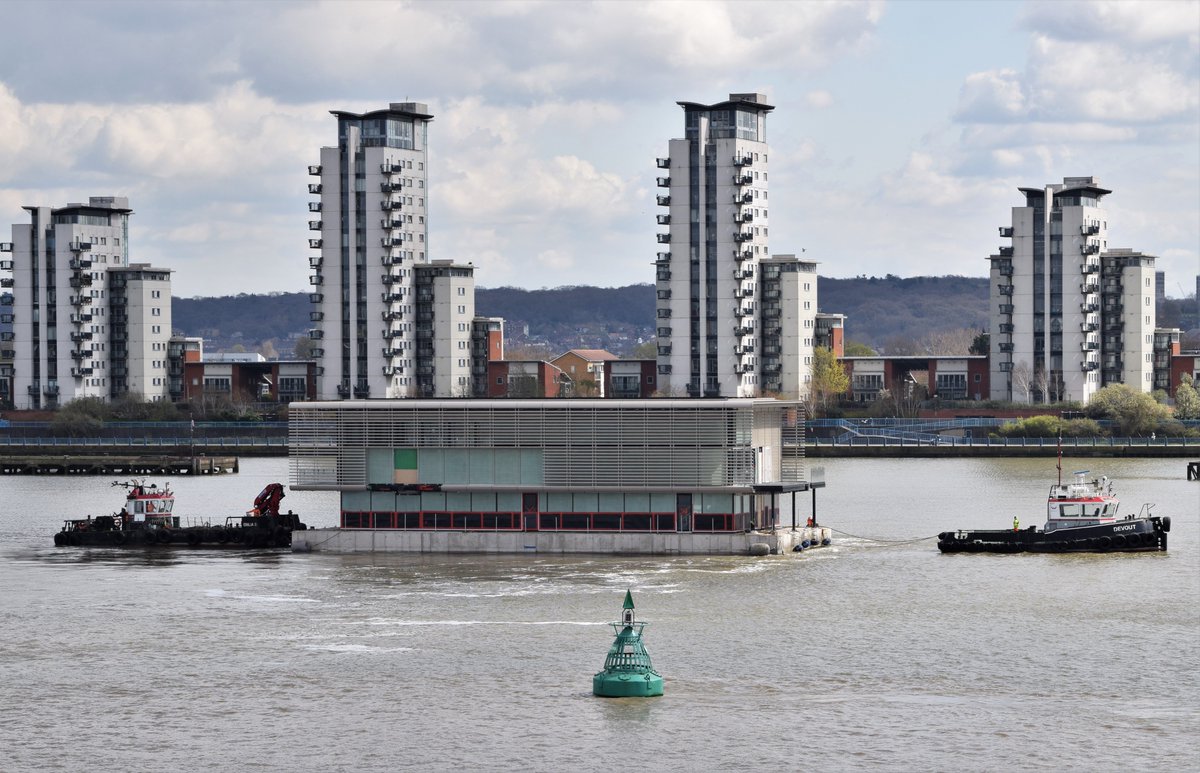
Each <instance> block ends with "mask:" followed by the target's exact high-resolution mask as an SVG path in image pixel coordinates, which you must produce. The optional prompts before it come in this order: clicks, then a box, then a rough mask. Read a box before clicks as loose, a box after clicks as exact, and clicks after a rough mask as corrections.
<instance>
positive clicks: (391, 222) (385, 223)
mask: <svg viewBox="0 0 1200 773" xmlns="http://www.w3.org/2000/svg"><path fill="white" fill-rule="evenodd" d="M379 227H380V228H383V229H384V230H387V231H394V230H396V229H397V228H403V227H404V220H403V218H399V217H385V218H384V219H383V220H380V221H379Z"/></svg>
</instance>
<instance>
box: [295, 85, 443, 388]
mask: <svg viewBox="0 0 1200 773" xmlns="http://www.w3.org/2000/svg"><path fill="white" fill-rule="evenodd" d="M333 115H335V116H336V117H337V122H338V144H337V146H335V147H325V148H322V149H321V163H320V164H319V165H315V166H310V167H309V173H310V174H311V175H312V176H314V177H315V178H317V179H318V180H319V182H313V183H311V184H310V185H309V192H310V193H312V194H315V195H316V196H318V199H317V200H315V201H312V202H310V203H309V211H310V215H311V217H312V218H313V219H312V220H310V221H309V229H310V232H311V233H310V239H309V247H310V248H311V249H313V250H315V251H316V252H317V254H315V255H313V256H312V257H310V258H309V265H310V267H311V268H312V269H313V274H312V275H311V277H310V282H311V284H312V293H311V296H310V300H311V301H312V304H313V306H312V308H313V310H312V312H311V318H312V321H313V322H315V323H316V326H315V327H314V328H313V329H312V330H310V331H309V335H310V337H311V338H312V339H314V341H313V343H314V354H315V356H316V359H317V363H318V366H317V392H318V395H319V397H320V398H321V399H339V398H340V399H347V398H367V397H375V398H381V397H406V396H409V395H411V394H414V393H415V391H416V387H417V374H416V367H417V364H416V359H417V354H416V349H417V338H416V325H415V315H416V310H417V309H416V298H415V284H414V280H415V276H414V271H413V267H414V266H416V265H418V264H422V263H425V262H426V261H427V260H428V254H429V253H428V249H429V247H428V228H427V226H428V222H427V219H428V214H427V213H428V209H427V204H428V202H427V195H428V177H427V172H428V154H427V144H426V143H427V138H428V127H429V122H430V121H431V120H432V119H433V116H432V115H430V114H429V112H428V109H427V107H426V106H425V105H423V104H420V103H416V102H403V103H393V104H391V105H390V106H389V107H388V108H387V109H385V110H376V111H373V112H370V113H365V114H362V115H359V114H355V113H347V112H342V111H333Z"/></svg>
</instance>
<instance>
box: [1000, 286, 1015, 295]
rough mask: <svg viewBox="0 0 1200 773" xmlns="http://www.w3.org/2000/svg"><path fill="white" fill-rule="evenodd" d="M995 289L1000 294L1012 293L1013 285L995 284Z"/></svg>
mask: <svg viewBox="0 0 1200 773" xmlns="http://www.w3.org/2000/svg"><path fill="white" fill-rule="evenodd" d="M996 289H997V290H998V291H999V292H1000V294H1001V295H1012V294H1013V286H1012V285H996Z"/></svg>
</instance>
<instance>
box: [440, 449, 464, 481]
mask: <svg viewBox="0 0 1200 773" xmlns="http://www.w3.org/2000/svg"><path fill="white" fill-rule="evenodd" d="M442 456H443V457H444V458H445V460H446V478H445V480H443V481H442V482H443V483H470V482H471V466H470V457H469V452H468V451H467V449H465V448H444V449H442Z"/></svg>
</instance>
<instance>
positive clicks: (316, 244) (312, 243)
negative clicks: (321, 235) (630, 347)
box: [308, 239, 325, 250]
mask: <svg viewBox="0 0 1200 773" xmlns="http://www.w3.org/2000/svg"><path fill="white" fill-rule="evenodd" d="M324 244H325V241H324V240H323V239H309V240H308V246H309V249H313V250H319V249H321V247H322V246H323V245H324Z"/></svg>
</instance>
